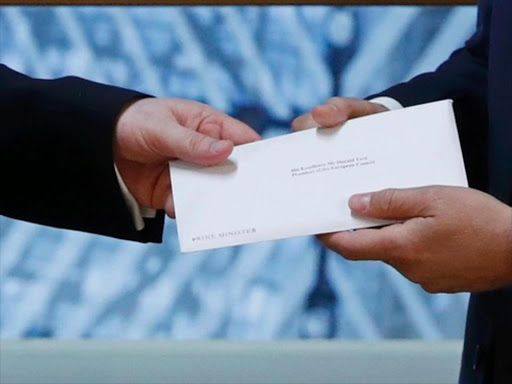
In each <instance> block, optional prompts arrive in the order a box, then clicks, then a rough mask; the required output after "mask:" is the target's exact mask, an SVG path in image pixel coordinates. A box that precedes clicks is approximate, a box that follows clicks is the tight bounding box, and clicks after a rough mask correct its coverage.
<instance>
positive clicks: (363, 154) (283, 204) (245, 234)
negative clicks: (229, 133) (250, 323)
mask: <svg viewBox="0 0 512 384" xmlns="http://www.w3.org/2000/svg"><path fill="white" fill-rule="evenodd" d="M170 168H171V175H172V180H173V192H174V203H175V209H176V216H177V227H178V236H179V240H180V247H181V250H182V251H183V252H190V251H197V250H204V249H211V248H218V247H224V246H230V245H238V244H245V243H251V242H256V241H264V240H274V239H281V238H286V237H292V236H303V235H311V234H319V233H330V232H336V231H343V230H347V229H354V228H366V227H372V226H379V225H382V224H388V223H391V222H394V221H395V220H389V219H385V220H382V219H375V218H372V219H370V218H363V217H358V216H354V215H353V214H352V213H351V211H350V208H349V206H348V200H349V198H350V196H352V195H354V194H357V193H362V192H369V191H375V190H380V189H384V188H410V187H419V186H425V185H432V184H438V185H454V186H466V185H467V181H466V176H465V170H464V164H463V160H462V154H461V150H460V144H459V140H458V135H457V129H456V125H455V119H454V116H453V110H452V105H451V101H442V102H436V103H430V104H425V105H421V106H416V107H411V108H405V109H402V110H398V111H392V112H387V113H381V114H376V115H372V116H367V117H362V118H358V119H353V120H350V121H348V122H347V123H346V124H345V125H344V126H343V127H341V128H332V129H311V130H307V131H302V132H297V133H293V134H290V135H285V136H281V137H277V138H273V139H269V140H264V141H261V142H256V143H251V144H246V145H242V146H239V147H236V148H235V149H234V151H233V153H232V155H231V156H230V157H229V159H228V160H227V161H226V162H224V163H223V164H221V165H218V166H214V167H204V166H197V165H192V164H189V163H185V162H183V161H174V162H172V163H171V167H170Z"/></svg>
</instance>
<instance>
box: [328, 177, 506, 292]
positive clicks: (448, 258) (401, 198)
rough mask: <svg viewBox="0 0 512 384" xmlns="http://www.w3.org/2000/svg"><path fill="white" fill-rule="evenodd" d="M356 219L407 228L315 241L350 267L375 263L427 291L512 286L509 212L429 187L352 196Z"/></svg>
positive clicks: (468, 193)
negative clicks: (383, 264) (350, 262)
mask: <svg viewBox="0 0 512 384" xmlns="http://www.w3.org/2000/svg"><path fill="white" fill-rule="evenodd" d="M349 205H350V208H351V209H352V212H353V213H354V214H356V215H359V216H364V217H371V218H378V219H396V220H405V222H403V223H400V224H393V225H390V226H387V227H384V228H381V229H364V230H358V231H354V232H338V233H331V234H325V235H320V236H319V238H320V240H321V241H322V242H323V243H324V244H325V245H326V246H328V247H329V248H331V249H332V250H334V251H335V252H337V253H339V254H341V255H343V257H345V258H347V259H350V260H381V261H384V262H386V263H387V264H390V265H391V266H393V267H394V268H395V269H397V270H398V271H399V272H400V273H401V274H402V275H404V276H405V277H406V278H408V279H409V280H411V281H413V282H415V283H418V284H420V285H421V286H422V287H423V288H424V289H425V290H426V291H428V292H431V293H438V292H450V293H451V292H462V291H470V292H475V291H484V290H491V289H495V288H499V287H502V286H505V285H509V284H512V208H511V207H509V206H507V205H505V204H503V203H501V202H500V201H499V200H497V199H495V198H494V197H492V196H490V195H488V194H485V193H482V192H479V191H477V190H474V189H467V188H458V187H440V186H431V187H423V188H412V189H387V190H383V191H379V192H375V193H369V194H362V195H355V196H352V197H351V199H350V202H349Z"/></svg>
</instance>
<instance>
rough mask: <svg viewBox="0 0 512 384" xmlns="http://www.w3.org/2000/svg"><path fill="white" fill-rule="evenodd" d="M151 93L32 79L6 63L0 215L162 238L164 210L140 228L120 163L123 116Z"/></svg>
mask: <svg viewBox="0 0 512 384" xmlns="http://www.w3.org/2000/svg"><path fill="white" fill-rule="evenodd" d="M143 97H148V96H147V95H143V94H141V93H137V92H134V91H131V90H127V89H122V88H117V87H112V86H107V85H103V84H98V83H94V82H91V81H87V80H84V79H80V78H77V77H64V78H60V79H56V80H37V79H32V78H30V77H27V76H25V75H22V74H21V73H18V72H15V71H13V70H11V69H9V68H7V67H6V66H4V65H0V116H1V125H0V172H1V182H2V186H1V187H0V194H1V195H0V196H1V198H0V214H2V215H5V216H9V217H12V218H16V219H20V220H26V221H31V222H35V223H39V224H44V225H49V226H54V227H58V228H67V229H75V230H80V231H85V232H91V233H96V234H102V235H106V236H112V237H117V238H121V239H128V240H136V241H141V242H150V241H151V242H160V241H161V237H162V229H163V218H164V215H163V212H159V213H158V214H157V217H156V218H155V219H148V220H146V226H145V229H144V230H143V231H137V230H136V229H135V227H134V224H133V220H132V217H131V214H130V212H129V210H128V208H127V206H126V203H125V201H124V198H123V195H122V192H121V190H120V187H119V184H118V180H117V177H116V174H115V170H114V162H113V134H114V129H115V125H116V122H117V118H118V115H119V113H120V111H121V110H122V108H123V106H124V105H126V103H127V102H128V101H131V100H134V99H136V98H143Z"/></svg>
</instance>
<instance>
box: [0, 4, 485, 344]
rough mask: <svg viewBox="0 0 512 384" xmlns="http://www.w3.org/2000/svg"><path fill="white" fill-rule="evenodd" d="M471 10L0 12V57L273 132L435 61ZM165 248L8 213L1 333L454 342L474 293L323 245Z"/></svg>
mask: <svg viewBox="0 0 512 384" xmlns="http://www.w3.org/2000/svg"><path fill="white" fill-rule="evenodd" d="M475 18H476V10H475V8H474V7H391V6H389V7H327V6H296V7H290V6H287V7H252V6H246V7H204V6H203V7H74V8H71V7H26V8H22V7H1V8H0V61H1V62H2V63H5V64H7V65H9V66H11V67H13V68H15V69H17V70H19V71H21V72H24V73H27V74H30V75H32V76H36V77H42V78H54V77H59V76H63V75H68V74H74V75H78V76H82V77H86V78H89V79H92V80H96V81H100V82H105V83H110V84H115V85H120V86H124V87H129V88H136V89H139V90H142V91H145V92H148V93H151V94H154V95H157V96H173V97H183V98H192V99H197V100H200V101H203V102H206V103H209V104H212V105H213V106H215V107H217V108H220V109H222V110H224V111H226V112H228V113H230V114H232V115H234V116H236V117H238V118H240V119H243V120H244V121H246V122H248V123H250V124H251V125H252V126H253V127H255V128H256V129H257V130H258V131H260V132H261V133H262V134H263V135H264V136H272V135H276V134H282V133H285V132H287V131H288V127H289V125H290V121H291V120H292V119H293V117H294V116H296V115H297V114H300V113H302V112H304V111H306V110H308V109H309V108H311V107H313V106H314V105H316V104H318V103H320V102H322V101H324V100H325V99H326V98H328V97H330V96H331V95H341V94H342V95H348V96H365V95H367V94H369V93H372V92H375V91H379V90H381V89H383V88H384V87H386V86H388V85H391V84H393V83H395V82H398V81H403V80H405V79H408V78H410V77H411V76H413V75H415V74H417V73H420V72H422V71H426V70H431V69H433V68H435V67H436V65H438V64H439V63H440V62H441V61H442V60H443V59H445V58H446V57H447V56H448V54H449V53H450V52H451V51H452V50H453V49H454V48H456V47H458V46H460V45H461V44H462V43H463V42H464V41H465V39H466V38H467V37H468V36H469V35H470V34H471V32H472V30H473V29H474V26H475ZM63 161H65V159H63ZM0 188H1V186H0ZM164 239H165V241H164V243H163V244H162V245H141V244H136V243H132V242H123V241H117V240H113V239H108V238H104V237H100V236H93V235H88V234H82V233H76V232H70V231H61V230H55V229H51V228H45V227H41V226H37V225H33V224H28V223H23V222H20V221H15V220H10V219H7V218H4V217H0V336H1V337H2V338H24V337H56V338H85V337H91V338H134V339H140V338H177V339H188V338H236V339H276V338H332V337H335V338H356V339H380V338H421V339H442V338H459V337H461V336H462V329H463V322H464V317H465V308H466V305H467V296H466V295H428V294H426V293H424V292H423V291H422V290H421V289H420V288H419V287H417V286H415V285H413V284H411V283H409V282H408V281H407V280H405V279H404V278H403V277H402V276H401V275H399V274H398V273H396V272H394V271H393V270H392V269H391V268H390V267H388V266H386V265H383V264H379V263H350V262H347V261H344V260H342V259H340V258H339V257H336V256H335V255H334V254H332V253H331V252H326V251H325V250H322V248H321V247H320V246H319V245H318V244H317V242H316V241H315V239H314V238H307V237H304V238H297V239H291V240H285V241H276V242H270V243H261V244H255V245H250V246H243V247H237V248H229V249H222V250H217V251H210V252H201V253H195V254H187V255H180V254H179V252H178V244H177V238H176V228H175V225H174V222H173V221H171V220H167V222H166V228H165V235H164Z"/></svg>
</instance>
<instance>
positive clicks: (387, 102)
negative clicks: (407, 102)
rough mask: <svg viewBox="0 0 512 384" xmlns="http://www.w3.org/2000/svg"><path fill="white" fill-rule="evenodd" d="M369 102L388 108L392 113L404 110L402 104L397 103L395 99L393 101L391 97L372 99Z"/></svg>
mask: <svg viewBox="0 0 512 384" xmlns="http://www.w3.org/2000/svg"><path fill="white" fill-rule="evenodd" d="M368 101H370V102H372V103H377V104H380V105H382V106H384V107H386V108H387V109H389V110H390V111H392V110H394V109H402V108H403V105H402V104H400V103H399V102H398V101H396V100H395V99H393V98H391V97H386V96H382V97H376V98H375V99H371V100H368Z"/></svg>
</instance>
